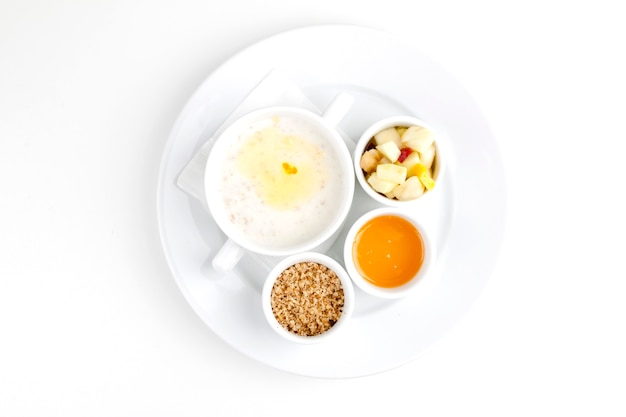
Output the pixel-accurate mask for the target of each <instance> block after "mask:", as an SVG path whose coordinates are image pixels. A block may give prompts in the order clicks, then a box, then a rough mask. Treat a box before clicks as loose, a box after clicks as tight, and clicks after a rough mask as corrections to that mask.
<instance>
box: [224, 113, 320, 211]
mask: <svg viewBox="0 0 626 417" xmlns="http://www.w3.org/2000/svg"><path fill="white" fill-rule="evenodd" d="M276 121H277V122H278V123H276V124H274V125H272V126H270V127H267V128H264V129H261V130H257V131H256V132H254V133H253V134H252V135H251V136H250V137H249V138H248V139H246V140H245V141H244V143H243V144H242V146H241V152H240V153H239V155H238V157H237V164H236V166H237V170H238V171H239V172H240V173H241V174H242V175H243V176H244V177H245V178H246V179H247V180H248V181H249V182H250V184H251V185H252V187H253V188H254V191H255V193H256V194H257V195H258V196H259V198H260V199H261V200H262V201H263V202H264V203H265V204H267V205H268V206H270V207H272V208H274V209H276V210H292V209H294V208H298V207H300V206H301V205H302V204H304V203H306V202H308V201H310V200H311V198H312V197H313V196H314V195H315V194H316V193H318V192H319V191H320V190H321V189H322V188H324V184H325V182H326V176H327V175H328V170H327V167H326V166H325V163H326V160H325V154H324V151H323V150H322V149H321V148H320V147H319V145H317V144H315V143H313V142H311V141H309V140H307V139H305V138H303V137H301V136H296V135H295V134H290V133H286V132H284V131H282V130H281V129H280V128H279V126H280V120H276Z"/></svg>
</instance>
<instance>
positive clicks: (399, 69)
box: [158, 25, 506, 378]
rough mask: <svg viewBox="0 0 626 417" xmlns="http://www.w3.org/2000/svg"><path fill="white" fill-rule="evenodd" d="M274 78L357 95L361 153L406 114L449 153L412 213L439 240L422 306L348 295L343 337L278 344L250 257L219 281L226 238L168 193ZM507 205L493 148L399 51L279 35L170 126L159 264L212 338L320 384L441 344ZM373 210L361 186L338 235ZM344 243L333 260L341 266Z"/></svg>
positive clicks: (401, 47)
mask: <svg viewBox="0 0 626 417" xmlns="http://www.w3.org/2000/svg"><path fill="white" fill-rule="evenodd" d="M274 68H278V69H280V70H281V71H282V73H284V74H286V75H287V76H288V77H289V79H290V80H291V81H293V82H294V83H295V84H296V85H297V86H299V87H300V88H301V89H302V91H303V92H304V93H305V94H306V95H307V96H308V98H309V99H310V100H311V101H312V102H313V104H315V105H317V106H318V107H319V108H325V106H326V105H327V104H328V103H329V102H330V100H331V99H332V98H333V97H334V96H335V95H336V94H337V93H339V92H340V91H346V92H348V93H350V94H352V95H353V96H354V97H355V99H356V103H355V105H354V107H353V109H352V110H351V111H350V113H349V114H348V116H347V117H346V118H345V119H344V120H343V121H342V123H341V125H340V128H341V129H342V130H343V131H344V132H345V133H347V134H348V135H350V136H351V137H352V138H354V139H355V140H356V138H358V137H359V135H360V134H361V133H362V132H363V131H364V130H365V129H366V128H367V127H368V126H369V125H370V124H372V123H373V122H375V121H377V120H378V119H382V118H384V117H387V116H390V115H395V114H411V115H414V116H416V117H418V118H419V119H422V120H424V121H426V122H428V123H429V124H430V125H431V126H432V127H433V128H434V129H436V131H437V132H438V133H439V135H440V140H441V141H442V142H443V144H444V145H445V146H446V156H447V169H446V172H445V175H444V177H443V179H442V180H440V181H439V183H438V184H437V188H436V189H435V191H436V192H437V197H436V198H431V199H430V200H429V201H428V204H424V206H423V207H420V208H419V209H418V210H417V211H416V212H415V214H416V215H418V216H420V219H421V220H422V222H423V223H425V224H426V225H427V227H429V228H430V229H431V231H432V232H433V236H434V237H435V241H436V245H437V253H438V261H437V265H438V266H437V268H436V271H435V273H436V274H437V275H438V276H437V279H436V281H435V283H434V285H432V286H431V287H430V288H429V292H428V293H427V294H425V295H424V294H421V295H416V296H415V297H413V296H411V297H409V298H405V299H401V300H397V301H392V300H380V299H374V298H372V297H371V296H368V295H367V294H365V293H363V292H361V291H359V290H356V297H357V298H356V306H355V310H354V315H353V318H352V321H351V323H350V326H349V327H347V328H346V329H344V330H345V332H343V333H342V334H341V335H338V337H337V338H335V339H333V340H329V341H328V342H327V343H322V344H317V345H311V346H309V345H304V346H303V345H296V344H292V343H289V342H288V341H285V340H284V339H282V338H280V337H279V336H278V335H276V334H275V333H274V332H273V330H272V329H271V328H270V327H269V326H268V325H267V323H266V322H265V321H264V318H263V312H262V308H261V300H260V294H261V287H262V284H263V279H264V277H265V273H266V271H267V270H268V269H267V268H264V267H263V266H261V265H259V264H258V263H257V262H256V261H255V260H254V259H253V258H252V257H250V256H248V255H246V256H244V258H243V259H242V261H241V262H240V264H239V266H238V267H237V268H236V269H235V270H234V271H233V272H232V273H231V274H229V275H228V276H216V275H217V274H216V273H215V272H214V271H212V269H211V267H210V261H209V259H210V257H211V254H212V253H215V251H216V250H217V249H218V248H219V247H220V246H221V245H222V243H223V242H224V241H225V240H226V238H225V237H224V235H223V234H222V232H221V231H220V230H219V229H218V227H217V226H216V224H215V222H214V221H213V219H212V218H211V216H210V215H209V214H208V212H207V211H206V210H205V209H204V208H203V206H202V204H200V202H198V201H197V200H195V199H193V198H191V197H189V196H188V195H187V194H185V193H184V192H183V191H182V190H181V189H179V188H178V187H177V186H176V179H177V177H178V174H179V173H180V172H181V170H182V169H183V167H184V166H185V165H186V163H187V162H188V161H189V159H190V158H191V157H192V156H193V155H194V152H195V151H197V150H198V148H199V147H200V145H201V144H202V143H204V141H206V140H207V139H209V138H210V137H211V135H212V133H213V132H214V131H215V130H216V129H217V128H218V127H219V126H220V125H221V123H222V122H223V121H224V120H225V119H226V117H227V116H228V115H229V114H230V113H231V112H232V111H233V110H234V109H235V107H236V106H237V104H238V103H240V102H241V101H242V100H243V99H244V98H245V97H246V95H247V94H248V93H249V92H250V91H251V90H252V89H253V88H254V87H255V86H256V85H257V84H258V83H259V82H260V81H261V80H262V79H263V77H265V75H267V74H268V73H269V72H270V71H271V70H272V69H274ZM432 197H435V195H434V194H433V196H432ZM505 200H506V198H505V182H504V172H503V166H502V162H501V159H500V155H499V151H498V149H497V145H496V142H495V140H494V139H493V137H492V134H491V132H490V130H489V127H488V125H487V123H486V121H485V120H484V117H483V115H482V114H481V112H480V110H479V109H478V108H477V106H476V104H475V103H474V101H473V100H472V98H471V97H470V96H469V95H468V93H467V92H466V91H465V90H464V89H463V88H462V86H461V85H459V83H458V82H457V81H456V80H455V79H454V78H453V77H451V76H450V75H449V74H447V73H446V71H445V70H444V69H443V68H441V67H440V66H439V65H438V64H436V63H435V62H433V61H432V60H431V59H429V58H428V57H426V56H424V55H423V54H422V53H420V52H419V50H417V49H416V47H415V46H414V45H412V44H411V43H410V42H408V41H407V40H403V39H400V38H398V37H397V36H395V35H393V34H389V33H387V32H383V31H380V30H375V29H370V28H364V27H358V26H346V25H321V26H312V27H305V28H301V29H296V30H292V31H289V32H285V33H282V34H279V35H275V36H272V37H270V38H267V39H265V40H263V41H261V42H258V43H256V44H254V45H252V46H250V47H248V48H246V49H244V50H243V51H241V52H240V53H238V54H236V55H235V56H233V57H232V58H230V59H229V60H228V61H226V62H225V63H224V64H223V65H221V66H220V67H219V68H217V69H216V70H215V71H214V72H213V73H212V74H211V75H210V76H209V77H208V78H207V79H206V80H205V81H204V82H203V83H202V84H201V85H200V87H199V88H198V90H197V91H196V92H195V93H194V94H193V96H192V97H191V98H190V99H189V101H188V102H187V104H186V106H185V107H184V109H183V110H182V112H181V114H180V116H179V117H178V120H177V122H176V124H175V125H174V127H173V129H172V132H171V134H170V137H169V140H168V143H167V146H166V150H165V154H164V156H163V161H162V165H161V172H160V176H159V184H158V215H159V228H160V232H161V238H162V243H163V247H164V251H165V256H166V258H167V261H168V263H169V265H170V268H171V270H172V273H173V275H174V277H175V279H176V281H177V283H178V285H179V287H180V289H181V291H182V293H183V294H184V296H185V297H186V299H187V300H188V302H189V303H190V304H191V306H192V307H193V309H194V310H195V311H196V313H197V314H198V315H199V316H200V317H201V318H202V320H203V321H204V322H205V323H206V324H207V326H208V327H209V328H210V329H211V330H212V331H213V332H215V334H217V335H218V336H219V337H220V338H222V339H223V340H224V341H226V342H227V343H228V344H230V345H231V346H232V347H234V348H235V349H237V350H238V351H239V352H241V353H242V354H244V355H247V356H249V357H251V358H253V359H255V360H258V361H259V362H262V363H265V364H267V365H269V366H271V367H274V368H277V369H281V370H284V371H287V372H291V373H294V374H300V375H307V376H313V377H323V378H348V377H357V376H364V375H370V374H374V373H379V372H382V371H386V370H389V369H392V368H395V367H398V366H400V365H403V364H405V363H407V362H409V361H411V360H413V359H415V358H416V357H418V356H419V355H420V354H422V353H423V352H424V351H425V350H426V349H427V348H428V347H430V346H432V345H433V343H435V342H436V341H437V340H438V339H440V338H441V337H442V336H443V335H445V334H446V333H447V332H448V331H449V330H450V329H451V328H452V327H453V326H454V325H455V324H456V323H457V322H458V321H459V320H460V319H461V318H462V316H463V315H464V314H465V313H466V312H467V310H468V309H469V308H470V307H471V305H472V304H473V302H474V301H475V300H476V298H477V297H478V295H479V294H480V292H481V290H482V289H483V287H484V286H485V284H486V282H487V280H488V278H489V275H490V274H491V271H492V268H493V266H494V264H495V261H496V258H497V255H498V252H499V248H500V243H501V240H502V237H503V233H504V220H505ZM376 204H377V203H373V202H372V201H371V200H369V199H368V198H367V197H366V196H365V193H364V192H363V191H362V190H360V188H359V187H358V185H357V188H356V192H355V199H354V204H353V207H352V210H351V213H350V215H349V217H348V221H347V223H346V226H345V227H344V229H347V228H348V226H349V224H351V222H352V221H353V220H355V219H356V218H357V217H358V216H360V215H361V214H362V213H364V212H365V211H366V210H369V209H371V208H375V207H377V205H376ZM346 232H347V230H345V231H344V232H343V235H341V236H340V237H339V239H338V240H337V242H336V243H335V245H334V246H333V248H331V250H330V251H329V255H331V256H332V257H334V258H335V259H336V260H338V261H340V262H341V263H342V264H343V259H342V257H341V254H342V245H343V240H344V237H345V233H346Z"/></svg>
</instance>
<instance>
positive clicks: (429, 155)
mask: <svg viewBox="0 0 626 417" xmlns="http://www.w3.org/2000/svg"><path fill="white" fill-rule="evenodd" d="M419 154H420V161H421V162H422V164H423V165H424V166H425V167H426V168H431V167H432V166H433V161H434V160H435V145H430V146H429V147H428V148H426V149H425V150H424V151H423V152H420V153H419Z"/></svg>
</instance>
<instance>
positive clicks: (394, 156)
mask: <svg viewBox="0 0 626 417" xmlns="http://www.w3.org/2000/svg"><path fill="white" fill-rule="evenodd" d="M376 149H378V151H379V152H380V153H382V154H383V155H384V156H385V157H387V159H389V160H390V161H391V162H396V161H397V160H398V157H399V156H400V148H398V145H396V143H395V142H385V143H383V144H381V145H378V146H377V147H376Z"/></svg>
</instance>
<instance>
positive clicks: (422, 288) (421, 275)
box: [343, 207, 437, 299]
mask: <svg viewBox="0 0 626 417" xmlns="http://www.w3.org/2000/svg"><path fill="white" fill-rule="evenodd" d="M385 215H392V216H398V217H401V218H403V219H405V220H408V221H409V222H411V224H413V226H415V228H416V229H417V230H418V232H419V234H420V235H421V236H422V243H423V245H424V260H423V262H422V266H421V267H420V269H419V270H418V272H417V274H416V275H415V276H414V277H413V279H411V280H410V281H409V282H407V283H406V284H403V285H401V286H399V287H394V288H383V287H378V286H376V285H374V284H372V283H371V282H369V281H367V280H366V279H365V278H363V277H362V276H361V275H360V274H359V272H358V271H357V266H356V265H355V263H354V258H353V254H352V246H353V243H354V241H355V238H356V235H357V233H358V232H359V231H360V230H361V228H362V227H363V226H364V225H365V224H366V223H367V222H368V221H370V220H372V219H374V218H377V217H380V216H385ZM383 238H384V236H381V239H383ZM435 248H436V245H435V242H434V241H432V239H431V237H430V232H429V231H428V229H427V228H426V227H424V226H423V225H422V224H421V222H420V221H419V219H418V218H416V217H413V216H412V214H411V211H410V210H406V209H400V208H394V207H381V208H377V209H374V210H370V211H368V212H367V213H364V214H363V215H362V216H361V217H359V218H358V219H357V220H356V221H355V222H354V223H352V225H350V227H349V229H348V233H347V235H346V238H345V239H344V248H343V261H344V265H345V268H346V271H347V272H348V274H349V275H350V278H351V279H352V281H353V282H354V283H355V284H356V285H357V287H359V288H360V289H362V290H363V291H365V292H366V293H368V294H371V295H373V296H375V297H381V298H385V299H395V298H402V297H407V296H409V295H412V294H415V293H417V292H418V291H419V292H420V295H421V296H423V294H425V293H426V292H427V291H428V290H429V289H430V288H431V286H432V285H433V281H434V279H435V278H436V277H437V276H436V274H433V273H431V271H432V270H434V268H435V262H436V260H437V254H436V252H435V251H436V249H435Z"/></svg>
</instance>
